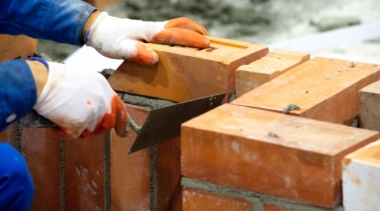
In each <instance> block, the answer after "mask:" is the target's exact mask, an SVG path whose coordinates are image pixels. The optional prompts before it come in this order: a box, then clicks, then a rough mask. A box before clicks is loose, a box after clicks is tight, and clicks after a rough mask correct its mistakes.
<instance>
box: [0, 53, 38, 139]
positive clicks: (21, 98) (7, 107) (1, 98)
mask: <svg viewBox="0 0 380 211" xmlns="http://www.w3.org/2000/svg"><path fill="white" fill-rule="evenodd" d="M36 100H37V90H36V84H35V82H34V78H33V75H32V72H31V71H30V68H29V66H28V64H27V63H26V62H25V60H23V59H18V60H10V61H6V62H3V63H0V132H1V131H3V130H4V129H5V128H6V127H7V126H8V125H10V124H11V123H13V122H15V121H16V120H18V119H20V118H21V117H22V116H24V115H25V114H27V113H28V112H29V111H31V110H32V108H33V106H34V105H35V104H36Z"/></svg>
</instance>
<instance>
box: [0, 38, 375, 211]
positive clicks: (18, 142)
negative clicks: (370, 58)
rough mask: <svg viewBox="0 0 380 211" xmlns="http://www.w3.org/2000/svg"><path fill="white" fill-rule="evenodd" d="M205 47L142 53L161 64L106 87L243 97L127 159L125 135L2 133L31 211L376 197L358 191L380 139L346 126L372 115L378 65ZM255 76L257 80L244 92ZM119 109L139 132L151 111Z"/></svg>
mask: <svg viewBox="0 0 380 211" xmlns="http://www.w3.org/2000/svg"><path fill="white" fill-rule="evenodd" d="M210 39H211V41H212V45H211V48H210V49H205V50H199V49H193V48H184V47H172V46H161V45H153V44H152V45H151V44H148V45H150V47H152V48H153V49H154V50H155V51H156V52H157V53H158V54H159V56H160V58H161V60H160V62H159V64H157V65H156V66H152V67H145V66H141V65H137V64H132V63H129V62H124V63H123V64H122V65H121V66H120V67H119V68H118V70H117V71H116V72H115V73H114V74H113V75H112V76H111V78H110V79H109V82H110V84H111V86H112V87H113V88H114V89H116V90H118V91H121V92H124V93H132V94H136V93H137V94H139V95H142V96H150V97H158V98H162V99H166V100H170V101H175V102H180V101H186V100H191V99H196V98H198V97H203V96H207V95H212V94H217V93H220V92H227V93H228V95H231V94H232V93H233V92H234V91H235V86H236V91H237V90H238V89H239V90H242V91H241V92H240V94H238V98H237V99H236V100H234V101H232V102H231V103H226V104H224V105H222V106H220V107H218V108H216V109H214V110H212V111H210V112H207V113H205V114H203V115H201V116H199V117H197V118H194V119H192V120H190V121H188V122H186V123H185V124H183V125H182V133H181V137H177V138H174V139H172V140H167V141H166V142H163V143H161V144H159V145H156V146H153V147H151V148H148V149H144V150H141V151H138V152H136V153H133V154H130V155H129V154H128V151H129V148H130V147H131V145H132V143H133V141H134V139H135V137H136V134H135V133H134V132H133V131H131V132H130V134H129V136H128V137H125V138H120V137H118V136H117V135H116V134H115V133H114V131H112V130H111V131H110V132H108V133H106V134H103V135H99V136H94V137H90V138H87V139H83V140H64V139H62V138H59V137H57V136H56V135H55V134H54V133H52V131H50V129H30V128H23V127H22V126H21V125H20V124H18V123H17V124H13V125H11V126H10V127H9V128H7V130H6V131H3V132H2V133H0V141H7V142H9V143H11V144H12V145H13V146H14V147H15V148H16V149H18V150H19V151H20V152H21V153H22V154H23V155H24V156H25V159H26V161H27V163H28V166H29V168H30V171H31V174H32V177H33V179H34V182H35V188H36V190H35V191H36V192H35V198H34V201H33V205H32V210H152V211H153V210H159V211H164V210H165V211H166V210H175V211H177V210H178V211H179V210H186V211H191V210H211V211H212V210H218V211H220V210H254V211H283V210H290V211H304V210H308V211H328V210H330V211H332V210H334V211H338V210H339V211H340V210H343V206H345V208H347V210H349V208H348V207H353V205H352V203H350V202H352V199H353V198H355V197H359V198H360V196H359V195H358V194H359V193H366V196H367V195H369V196H377V195H376V194H372V192H369V190H367V189H364V187H367V186H369V185H368V184H374V185H372V186H373V187H374V188H373V189H372V190H375V191H377V190H378V187H377V184H378V182H377V180H375V179H373V180H371V178H369V179H368V178H365V176H366V175H369V174H373V175H377V173H378V167H377V166H376V165H378V159H377V158H378V157H377V156H376V153H377V148H378V147H377V145H378V144H376V143H378V141H377V140H378V139H379V134H378V131H373V128H369V127H368V128H369V129H371V130H366V129H359V128H353V127H348V126H347V125H350V124H351V123H352V122H353V120H354V119H355V118H357V117H358V116H359V117H363V118H360V119H361V121H362V120H363V121H364V114H366V115H367V116H371V117H375V116H376V115H378V110H377V109H376V106H374V105H376V104H373V102H376V99H377V98H376V97H377V94H376V93H375V92H376V88H372V89H369V88H365V89H362V88H363V87H366V86H368V85H370V84H371V83H373V82H375V81H377V80H379V77H380V68H379V67H378V66H377V65H373V64H365V63H359V62H355V63H352V62H351V61H343V60H336V59H327V58H314V59H311V60H309V55H308V54H305V53H299V52H290V51H286V50H277V51H275V52H270V53H269V54H268V48H267V47H265V46H260V45H255V44H250V43H245V42H239V41H234V40H227V39H220V38H213V37H210ZM279 58H281V59H279ZM260 67H262V68H261V69H260ZM263 68H264V69H265V70H264V69H263ZM267 70H270V71H267ZM235 73H236V74H235ZM258 74H259V75H262V74H264V75H265V77H264V78H265V80H262V81H261V82H260V84H259V85H260V86H256V85H255V86H253V87H252V86H251V85H252V83H250V81H251V78H252V77H253V79H252V80H255V79H258V78H260V77H258V76H257V75H258ZM239 81H240V82H239ZM235 82H236V84H235ZM126 84H127V85H126ZM375 85H376V84H375ZM375 85H371V86H375ZM360 90H361V92H360V93H359V91H360ZM359 97H360V98H359ZM228 98H229V96H228V97H226V99H225V102H227V99H228ZM123 99H124V98H123ZM359 99H360V100H359ZM125 102H126V104H125V106H126V107H127V110H128V112H129V114H130V115H131V116H132V118H133V119H134V121H135V122H136V123H137V124H139V125H142V124H143V123H144V121H145V119H146V118H147V116H148V115H149V112H150V109H151V108H149V106H146V105H141V104H138V103H131V102H129V101H128V100H125ZM368 102H370V103H372V104H368ZM171 103H172V104H173V102H171ZM132 104H133V105H132ZM289 104H294V105H296V106H295V107H294V106H293V107H289ZM368 105H370V106H372V107H371V108H373V109H369V107H368ZM297 106H298V107H299V110H294V109H297ZM365 106H367V107H365ZM284 110H286V112H285V113H287V115H286V114H284ZM373 122H374V121H373ZM371 143H373V144H371ZM368 144H369V145H368ZM364 146H366V147H364ZM363 147H364V148H363ZM357 150H358V151H357ZM342 160H343V161H342ZM369 162H372V163H371V164H369ZM357 168H361V169H364V170H363V171H362V172H359V173H358V172H356V171H357ZM352 172H356V174H354V175H356V176H357V177H352V175H353V174H351V173H352ZM342 173H343V177H342ZM352 178H354V180H353V179H352ZM355 178H360V181H361V184H365V186H363V185H362V186H357V184H356V183H355V182H357V180H355ZM354 183H355V184H354ZM355 185H356V186H355ZM342 187H343V190H342ZM351 190H355V191H351ZM342 199H343V200H342ZM369 200H370V201H371V200H372V201H373V203H372V201H371V203H372V204H374V205H373V206H375V207H376V206H379V205H378V204H376V198H371V197H369ZM372 204H369V203H368V204H366V203H364V202H363V203H362V204H361V205H360V206H362V207H365V206H369V205H372ZM351 210H355V208H353V209H351Z"/></svg>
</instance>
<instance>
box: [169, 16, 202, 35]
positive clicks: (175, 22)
mask: <svg viewBox="0 0 380 211" xmlns="http://www.w3.org/2000/svg"><path fill="white" fill-rule="evenodd" d="M165 28H167V29H168V28H183V29H188V30H191V31H194V32H197V33H199V34H202V35H209V33H208V31H207V30H206V28H205V27H203V26H202V25H201V24H199V23H197V22H195V21H193V20H191V19H189V18H186V17H181V18H174V19H171V20H169V21H168V23H167V24H166V25H165Z"/></svg>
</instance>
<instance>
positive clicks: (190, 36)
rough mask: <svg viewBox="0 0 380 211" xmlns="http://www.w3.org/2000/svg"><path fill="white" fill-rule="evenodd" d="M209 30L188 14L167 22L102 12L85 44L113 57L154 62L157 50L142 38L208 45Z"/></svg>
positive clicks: (197, 45) (167, 42)
mask: <svg viewBox="0 0 380 211" xmlns="http://www.w3.org/2000/svg"><path fill="white" fill-rule="evenodd" d="M203 35H208V32H207V30H206V29H205V28H204V27H203V26H202V25H200V24H198V23H196V22H194V21H192V20H190V19H188V18H185V17H181V18H175V19H171V20H169V21H165V22H148V21H141V20H131V19H120V18H116V17H112V16H108V14H107V13H106V12H102V13H100V15H99V16H98V17H97V18H96V20H95V22H94V23H93V24H92V26H91V28H90V31H89V32H88V34H87V35H86V36H85V42H86V45H88V46H92V47H93V48H95V49H96V50H97V51H98V52H99V53H101V54H102V55H104V56H106V57H110V58H114V59H125V60H129V61H134V62H138V63H142V64H148V65H152V64H155V63H156V62H157V61H158V57H157V54H156V53H155V52H154V51H153V50H151V49H149V48H147V47H146V46H145V45H144V44H143V43H142V42H149V43H157V44H170V45H181V46H191V47H196V48H208V47H209V45H210V41H209V40H208V39H207V38H206V37H205V36H203Z"/></svg>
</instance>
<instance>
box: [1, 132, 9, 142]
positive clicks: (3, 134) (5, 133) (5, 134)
mask: <svg viewBox="0 0 380 211" xmlns="http://www.w3.org/2000/svg"><path fill="white" fill-rule="evenodd" d="M6 141H7V130H6V129H5V130H4V131H3V132H1V133H0V142H6Z"/></svg>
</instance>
